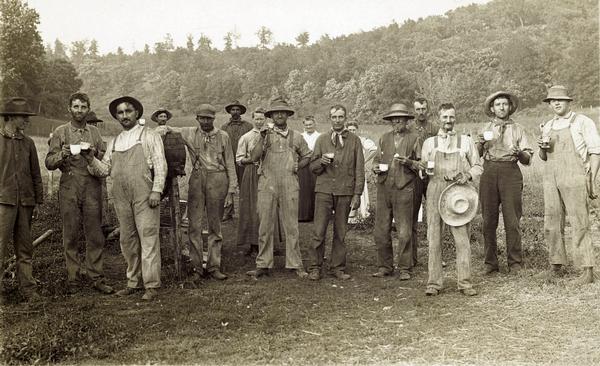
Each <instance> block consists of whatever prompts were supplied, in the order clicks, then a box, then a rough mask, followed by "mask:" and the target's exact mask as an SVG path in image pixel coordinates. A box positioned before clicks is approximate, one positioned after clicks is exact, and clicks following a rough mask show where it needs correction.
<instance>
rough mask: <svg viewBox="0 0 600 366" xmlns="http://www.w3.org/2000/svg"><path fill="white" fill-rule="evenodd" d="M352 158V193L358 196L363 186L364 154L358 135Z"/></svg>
mask: <svg viewBox="0 0 600 366" xmlns="http://www.w3.org/2000/svg"><path fill="white" fill-rule="evenodd" d="M354 159H355V164H354V194H355V195H359V196H360V195H361V194H362V192H363V189H364V188H365V156H364V154H363V148H362V142H361V141H360V138H358V136H357V137H356V143H355V147H354Z"/></svg>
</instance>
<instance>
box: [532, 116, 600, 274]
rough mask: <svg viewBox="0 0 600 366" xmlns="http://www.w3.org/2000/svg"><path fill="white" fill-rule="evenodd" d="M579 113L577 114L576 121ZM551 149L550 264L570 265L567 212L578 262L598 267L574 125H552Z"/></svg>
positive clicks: (547, 186) (547, 174)
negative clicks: (565, 232)
mask: <svg viewBox="0 0 600 366" xmlns="http://www.w3.org/2000/svg"><path fill="white" fill-rule="evenodd" d="M574 118H575V114H574V115H573V119H572V120H571V123H572V122H573V120H574ZM550 141H551V144H552V146H551V148H550V150H548V152H547V154H546V155H547V160H546V162H545V163H544V235H545V237H546V242H547V243H548V249H549V251H550V264H567V253H566V250H565V239H564V229H565V228H564V224H565V212H566V213H567V214H568V216H569V221H570V223H571V227H572V234H571V235H572V241H573V251H574V259H575V263H577V264H580V265H581V266H582V267H593V266H594V249H593V246H592V239H591V236H590V218H589V206H588V192H587V189H586V179H587V176H586V172H585V168H584V164H583V161H582V159H581V156H580V155H579V153H577V150H576V149H575V144H574V143H573V137H572V136H571V131H570V127H569V128H563V129H561V130H554V129H552V127H551V128H550Z"/></svg>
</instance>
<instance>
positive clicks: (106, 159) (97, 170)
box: [87, 138, 116, 178]
mask: <svg viewBox="0 0 600 366" xmlns="http://www.w3.org/2000/svg"><path fill="white" fill-rule="evenodd" d="M115 140H116V138H115V139H113V140H112V141H110V142H109V143H108V144H107V146H106V152H105V153H104V156H102V160H100V159H98V158H96V157H94V158H93V159H92V160H91V161H90V162H89V163H88V168H87V169H88V172H90V174H91V175H93V176H95V177H100V178H104V177H108V176H109V175H110V169H111V164H112V162H111V157H112V145H114V143H115Z"/></svg>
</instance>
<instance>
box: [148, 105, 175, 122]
mask: <svg viewBox="0 0 600 366" xmlns="http://www.w3.org/2000/svg"><path fill="white" fill-rule="evenodd" d="M161 113H165V114H166V115H167V121H168V120H170V119H171V118H172V117H173V113H171V112H169V110H168V109H166V108H158V109H157V110H155V111H154V113H152V115H151V116H150V119H151V120H153V121H154V122H158V115H159V114H161Z"/></svg>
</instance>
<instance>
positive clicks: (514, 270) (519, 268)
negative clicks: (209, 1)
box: [508, 263, 523, 274]
mask: <svg viewBox="0 0 600 366" xmlns="http://www.w3.org/2000/svg"><path fill="white" fill-rule="evenodd" d="M508 269H509V271H510V273H512V274H517V273H519V272H521V271H522V270H523V266H521V264H520V263H513V264H511V265H510V267H508Z"/></svg>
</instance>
